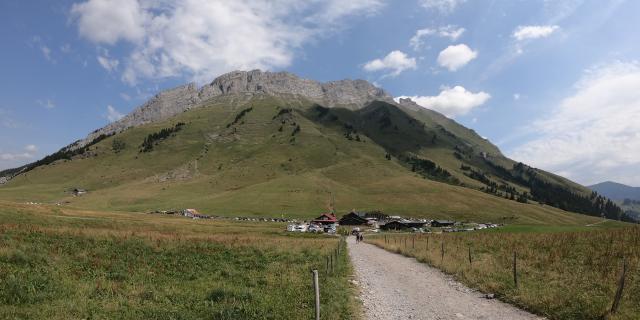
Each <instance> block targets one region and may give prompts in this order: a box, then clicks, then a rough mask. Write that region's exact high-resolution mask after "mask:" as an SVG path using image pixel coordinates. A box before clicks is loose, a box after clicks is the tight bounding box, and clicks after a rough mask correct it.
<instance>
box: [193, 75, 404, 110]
mask: <svg viewBox="0 0 640 320" xmlns="http://www.w3.org/2000/svg"><path fill="white" fill-rule="evenodd" d="M246 92H250V93H266V94H271V95H276V96H277V95H279V94H287V95H291V94H293V95H299V96H302V97H305V98H307V99H309V100H311V101H314V102H317V103H319V104H322V105H324V106H326V107H335V106H345V107H351V108H359V107H362V106H363V105H365V104H366V103H368V102H371V101H373V100H386V101H390V100H392V98H391V96H389V95H388V94H387V93H386V92H385V91H384V90H382V89H380V88H377V87H376V86H374V85H372V84H371V83H369V82H367V81H365V80H339V81H330V82H326V83H321V82H318V81H314V80H309V79H303V78H300V77H298V76H296V75H293V74H291V73H288V72H262V71H260V70H253V71H234V72H230V73H227V74H224V75H222V76H220V77H218V78H216V79H215V80H213V82H211V83H210V84H208V85H205V86H203V87H202V88H201V89H200V94H199V96H200V98H201V99H203V100H206V99H209V98H212V97H215V96H217V95H222V94H233V93H246Z"/></svg>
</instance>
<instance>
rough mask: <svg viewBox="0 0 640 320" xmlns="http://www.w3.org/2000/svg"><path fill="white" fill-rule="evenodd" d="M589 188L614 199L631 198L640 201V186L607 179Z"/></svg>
mask: <svg viewBox="0 0 640 320" xmlns="http://www.w3.org/2000/svg"><path fill="white" fill-rule="evenodd" d="M588 188H589V189H591V190H593V191H595V192H597V193H599V194H601V195H603V196H605V197H607V198H609V199H612V200H624V199H630V200H636V201H640V187H631V186H628V185H625V184H622V183H617V182H613V181H606V182H601V183H598V184H594V185H592V186H589V187H588Z"/></svg>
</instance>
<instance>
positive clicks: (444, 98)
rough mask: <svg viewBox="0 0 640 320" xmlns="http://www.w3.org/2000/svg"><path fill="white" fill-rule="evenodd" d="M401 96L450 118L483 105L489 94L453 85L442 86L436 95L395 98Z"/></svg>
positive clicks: (489, 96)
mask: <svg viewBox="0 0 640 320" xmlns="http://www.w3.org/2000/svg"><path fill="white" fill-rule="evenodd" d="M401 98H410V99H411V100H413V102H415V103H417V104H418V105H420V106H422V107H425V108H428V109H432V110H436V111H438V112H440V113H442V114H444V115H445V116H447V117H450V118H452V117H455V116H461V115H465V114H467V113H469V111H471V110H472V109H473V108H476V107H479V106H481V105H483V104H484V103H485V102H487V100H489V98H491V95H490V94H488V93H486V92H484V91H480V92H476V93H473V92H471V91H468V90H467V89H465V88H464V87H462V86H455V87H453V88H448V87H444V88H442V91H440V94H438V95H437V96H401V97H397V98H396V100H399V99H401Z"/></svg>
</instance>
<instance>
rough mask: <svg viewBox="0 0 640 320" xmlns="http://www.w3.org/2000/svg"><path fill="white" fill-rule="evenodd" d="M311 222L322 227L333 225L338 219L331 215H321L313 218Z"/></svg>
mask: <svg viewBox="0 0 640 320" xmlns="http://www.w3.org/2000/svg"><path fill="white" fill-rule="evenodd" d="M312 222H313V223H318V224H322V225H325V224H334V223H336V222H338V218H336V216H335V215H334V214H333V213H323V214H322V215H321V216H319V217H317V218H315V219H314V220H313V221H312Z"/></svg>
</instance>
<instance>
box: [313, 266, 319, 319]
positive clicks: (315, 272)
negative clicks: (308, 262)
mask: <svg viewBox="0 0 640 320" xmlns="http://www.w3.org/2000/svg"><path fill="white" fill-rule="evenodd" d="M312 273H313V291H314V293H315V305H316V320H320V283H318V270H313V271H312Z"/></svg>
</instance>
